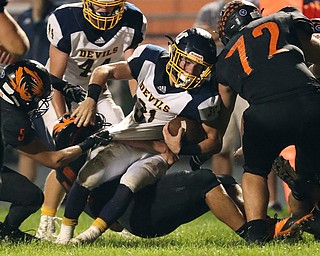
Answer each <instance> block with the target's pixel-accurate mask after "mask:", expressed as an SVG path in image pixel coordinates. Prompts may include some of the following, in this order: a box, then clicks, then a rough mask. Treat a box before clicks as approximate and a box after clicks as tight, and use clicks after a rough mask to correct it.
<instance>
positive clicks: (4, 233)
mask: <svg viewBox="0 0 320 256" xmlns="http://www.w3.org/2000/svg"><path fill="white" fill-rule="evenodd" d="M0 240H4V241H8V242H25V243H29V242H36V241H39V239H38V238H36V237H35V236H33V235H30V234H28V233H25V232H22V231H21V230H19V229H18V228H13V227H11V226H8V225H6V224H4V223H1V222H0Z"/></svg>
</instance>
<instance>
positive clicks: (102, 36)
mask: <svg viewBox="0 0 320 256" xmlns="http://www.w3.org/2000/svg"><path fill="white" fill-rule="evenodd" d="M145 29H146V18H145V16H144V15H143V14H142V13H141V11H140V10H139V9H138V8H137V7H135V6H134V5H132V4H130V3H128V2H126V4H125V10H124V13H123V16H122V19H121V20H120V21H119V22H118V24H117V25H116V26H115V27H114V28H112V29H110V30H98V29H95V28H94V27H92V25H91V24H90V23H89V22H88V21H87V20H86V19H85V18H84V16H83V3H74V4H65V5H62V6H60V7H58V8H57V9H56V10H55V11H54V12H53V13H52V14H51V16H50V17H49V20H48V29H47V36H48V39H49V41H50V43H51V44H52V45H54V46H55V47H57V48H58V49H59V50H60V51H62V52H65V53H68V55H69V58H68V64H67V69H66V72H65V75H64V79H65V80H67V81H68V82H69V83H72V84H78V85H81V86H83V87H84V88H85V89H87V86H88V83H89V79H90V76H91V73H92V71H93V69H94V68H96V67H98V66H101V65H103V64H107V63H112V62H116V61H119V60H121V59H122V56H123V52H124V51H126V50H127V49H130V48H135V47H136V46H137V45H138V44H139V43H141V42H142V40H143V38H144V34H145ZM48 63H49V62H48Z"/></svg>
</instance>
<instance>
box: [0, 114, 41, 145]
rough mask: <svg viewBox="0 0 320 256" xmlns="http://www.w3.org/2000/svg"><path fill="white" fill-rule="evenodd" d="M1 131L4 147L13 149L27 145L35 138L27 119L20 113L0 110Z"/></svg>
mask: <svg viewBox="0 0 320 256" xmlns="http://www.w3.org/2000/svg"><path fill="white" fill-rule="evenodd" d="M1 111H2V129H3V136H4V138H5V143H6V145H10V146H12V147H14V148H17V147H19V146H24V145H28V144H29V143H30V142H31V141H32V140H33V139H34V137H35V136H36V132H35V130H34V129H33V128H32V125H31V121H30V119H29V117H28V116H27V115H26V114H25V113H22V112H19V111H14V118H12V110H11V111H8V109H2V110H1Z"/></svg>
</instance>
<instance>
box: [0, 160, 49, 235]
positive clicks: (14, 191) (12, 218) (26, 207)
mask: <svg viewBox="0 0 320 256" xmlns="http://www.w3.org/2000/svg"><path fill="white" fill-rule="evenodd" d="M1 180H2V183H1V185H0V200H1V201H5V202H9V203H11V206H10V209H9V212H8V214H7V216H6V218H5V221H4V224H5V225H6V226H9V227H12V228H14V229H17V228H18V227H19V226H20V225H21V223H22V222H23V221H24V220H25V219H27V218H28V217H29V216H30V215H31V214H32V213H34V212H36V211H37V210H38V209H40V207H41V205H42V203H43V199H44V196H43V193H42V191H41V189H40V188H38V187H37V186H36V185H34V184H33V183H32V182H30V181H29V180H28V179H27V178H26V177H24V176H22V175H21V174H19V173H17V172H15V171H13V170H11V169H9V168H7V167H5V166H3V169H2V173H1Z"/></svg>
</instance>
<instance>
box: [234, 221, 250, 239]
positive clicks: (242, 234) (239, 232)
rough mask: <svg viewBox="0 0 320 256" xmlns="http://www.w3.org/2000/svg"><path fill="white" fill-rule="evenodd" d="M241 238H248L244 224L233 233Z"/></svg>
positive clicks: (245, 224)
mask: <svg viewBox="0 0 320 256" xmlns="http://www.w3.org/2000/svg"><path fill="white" fill-rule="evenodd" d="M235 232H236V234H237V235H239V236H240V237H241V238H243V239H246V238H247V236H248V225H247V223H244V224H243V225H242V226H241V227H240V228H239V229H238V230H236V231H235Z"/></svg>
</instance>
